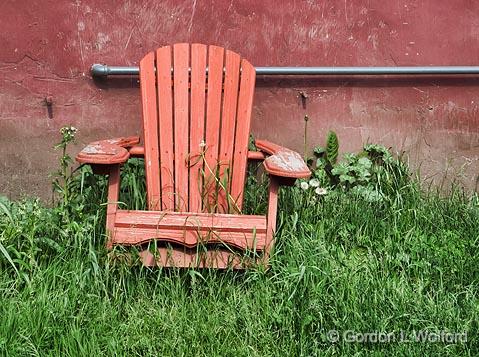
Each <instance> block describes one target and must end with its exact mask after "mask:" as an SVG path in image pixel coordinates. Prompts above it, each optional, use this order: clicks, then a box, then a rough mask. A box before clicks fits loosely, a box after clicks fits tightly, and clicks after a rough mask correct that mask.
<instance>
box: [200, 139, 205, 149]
mask: <svg viewBox="0 0 479 357" xmlns="http://www.w3.org/2000/svg"><path fill="white" fill-rule="evenodd" d="M205 146H206V143H205V141H204V140H201V143H200V148H204V147H205Z"/></svg>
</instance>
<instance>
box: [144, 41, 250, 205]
mask: <svg viewBox="0 0 479 357" xmlns="http://www.w3.org/2000/svg"><path fill="white" fill-rule="evenodd" d="M255 77H256V73H255V69H254V67H253V66H252V65H251V64H250V63H249V62H248V61H246V60H244V59H241V58H240V56H239V55H238V54H237V53H235V52H232V51H229V50H225V49H223V48H221V47H217V46H206V45H202V44H192V45H190V44H186V43H181V44H175V45H173V46H164V47H161V48H159V49H157V50H156V51H155V52H150V53H148V54H147V55H146V56H145V57H144V58H143V59H142V60H141V62H140V85H141V98H142V109H143V128H144V146H145V169H146V182H147V195H148V197H147V200H148V208H149V209H150V210H168V211H182V212H202V211H205V212H206V211H208V212H222V213H225V212H228V213H235V212H238V211H240V210H241V205H242V200H243V189H244V184H245V176H246V164H247V154H248V141H249V132H250V122H251V109H252V105H253V94H254V86H255Z"/></svg>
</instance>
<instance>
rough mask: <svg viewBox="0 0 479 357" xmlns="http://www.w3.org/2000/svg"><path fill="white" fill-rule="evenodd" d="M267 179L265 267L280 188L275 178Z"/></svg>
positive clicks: (273, 230) (270, 249)
mask: <svg viewBox="0 0 479 357" xmlns="http://www.w3.org/2000/svg"><path fill="white" fill-rule="evenodd" d="M269 179H270V181H269V190H268V214H267V217H266V219H267V225H266V245H265V250H264V257H263V262H264V264H265V266H268V261H269V256H270V253H271V251H272V249H273V248H274V234H275V231H276V215H277V212H278V193H279V186H280V181H279V180H278V178H277V177H275V176H272V175H271V176H270V177H269Z"/></svg>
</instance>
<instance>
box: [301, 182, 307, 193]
mask: <svg viewBox="0 0 479 357" xmlns="http://www.w3.org/2000/svg"><path fill="white" fill-rule="evenodd" d="M300 186H301V188H302V189H303V190H305V191H306V190H307V189H308V188H309V184H308V183H307V182H306V181H303V182H301V185H300Z"/></svg>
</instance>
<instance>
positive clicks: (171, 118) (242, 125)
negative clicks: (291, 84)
mask: <svg viewBox="0 0 479 357" xmlns="http://www.w3.org/2000/svg"><path fill="white" fill-rule="evenodd" d="M140 86H141V98H142V109H143V129H144V132H143V145H142V146H140V145H138V144H139V142H140V139H139V137H135V136H132V137H125V138H117V139H111V140H103V141H97V142H94V143H91V144H90V145H88V146H87V147H85V148H84V149H83V150H82V151H81V152H80V153H79V154H78V155H77V157H76V159H77V161H79V162H80V163H86V164H90V165H92V167H93V170H94V172H95V173H100V174H108V175H109V178H108V184H109V191H108V205H107V222H106V226H107V227H106V228H107V234H108V242H107V247H108V248H112V247H113V246H114V245H134V246H137V247H139V249H140V256H141V258H142V260H143V264H145V265H150V266H151V265H160V266H176V267H216V268H227V267H233V268H240V267H245V266H248V264H250V263H252V262H253V261H255V262H260V263H263V264H268V257H269V254H270V252H271V249H272V248H273V242H274V231H275V227H276V210H277V197H278V189H279V185H280V184H292V183H293V182H294V180H295V179H297V178H306V177H309V176H310V171H309V169H308V167H307V166H306V164H305V163H304V161H303V159H302V158H301V156H300V155H299V154H297V153H295V152H293V151H291V150H289V149H286V148H283V147H281V146H278V145H275V144H272V143H269V142H267V141H264V140H256V142H255V144H256V147H257V148H258V149H259V150H260V151H256V152H251V151H248V141H249V134H250V122H251V120H250V118H251V110H252V104H253V94H254V86H255V70H254V67H253V66H252V65H251V64H250V63H249V62H248V61H246V60H245V59H240V56H239V55H238V54H237V53H234V52H232V51H229V50H226V51H225V50H224V49H223V48H221V47H217V46H206V45H202V44H192V45H189V44H185V43H181V44H175V45H173V46H165V47H161V48H159V49H157V50H156V51H154V52H150V53H148V54H147V55H146V56H145V57H144V58H143V59H142V60H141V62H140ZM129 157H144V161H145V170H146V187H147V202H148V210H147V211H132V210H122V209H119V208H118V205H117V202H118V195H119V188H120V166H121V165H122V164H123V163H125V162H126V161H127V160H128V158H129ZM248 159H250V160H264V168H265V170H266V172H267V173H268V174H269V176H270V186H269V207H268V212H267V215H266V216H259V215H243V214H241V210H242V202H243V189H244V186H245V176H246V166H247V160H248ZM152 241H154V242H155V243H154V247H155V248H154V249H151V248H152V245H151V244H150V246H149V248H145V246H146V245H148V243H151V242H152Z"/></svg>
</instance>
